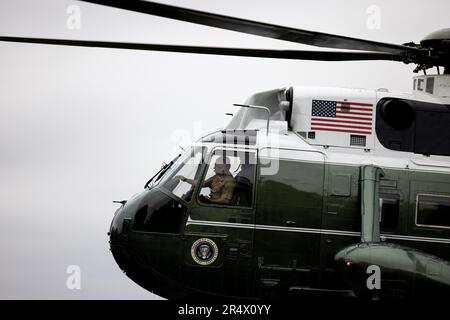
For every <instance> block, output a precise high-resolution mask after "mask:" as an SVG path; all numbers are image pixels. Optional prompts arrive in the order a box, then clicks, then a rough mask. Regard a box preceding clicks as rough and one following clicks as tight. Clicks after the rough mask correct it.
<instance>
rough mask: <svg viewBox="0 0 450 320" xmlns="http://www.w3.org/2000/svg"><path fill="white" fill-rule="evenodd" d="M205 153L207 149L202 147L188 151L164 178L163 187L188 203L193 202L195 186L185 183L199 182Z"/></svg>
mask: <svg viewBox="0 0 450 320" xmlns="http://www.w3.org/2000/svg"><path fill="white" fill-rule="evenodd" d="M204 153H205V149H204V148H202V147H194V148H192V149H190V150H188V151H187V152H186V153H185V154H184V155H182V156H181V158H180V159H178V161H177V162H176V163H175V164H174V167H173V169H172V171H171V172H170V173H169V174H168V175H167V176H166V177H164V180H163V182H162V187H163V188H164V189H166V190H168V191H170V192H172V193H173V194H174V195H176V196H177V197H179V198H181V199H183V200H185V201H187V202H189V201H191V199H192V194H193V192H194V188H195V184H190V183H185V182H189V181H197V180H198V179H199V178H200V177H199V176H200V174H201V168H202V165H203V163H204Z"/></svg>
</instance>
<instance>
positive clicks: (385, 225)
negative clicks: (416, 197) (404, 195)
mask: <svg viewBox="0 0 450 320" xmlns="http://www.w3.org/2000/svg"><path fill="white" fill-rule="evenodd" d="M380 212H381V216H380V229H381V231H385V230H386V231H394V230H397V228H398V223H399V215H400V196H399V195H396V194H380Z"/></svg>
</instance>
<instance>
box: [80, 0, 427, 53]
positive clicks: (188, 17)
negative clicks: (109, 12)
mask: <svg viewBox="0 0 450 320" xmlns="http://www.w3.org/2000/svg"><path fill="white" fill-rule="evenodd" d="M79 1H83V2H88V3H94V4H100V5H105V6H108V7H114V8H119V9H125V10H129V11H134V12H140V13H146V14H151V15H154V16H159V17H164V18H169V19H175V20H180V21H186V22H192V23H195V24H201V25H205V26H210V27H217V28H221V29H226V30H232V31H238V32H243V33H248V34H253V35H258V36H263V37H266V38H273V39H279V40H285V41H290V42H296V43H303V44H308V45H312V46H317V47H326V48H336V49H350V50H364V51H377V52H385V53H392V54H405V53H407V52H409V53H419V52H420V51H419V50H418V49H416V48H413V47H409V46H403V45H397V44H390V43H384V42H376V41H370V40H364V39H357V38H350V37H344V36H339V35H333V34H328V33H322V32H315V31H309V30H302V29H295V28H290V27H284V26H279V25H274V24H268V23H263V22H258V21H252V20H245V19H240V18H234V17H229V16H224V15H219V14H214V13H209V12H203V11H197V10H192V9H186V8H180V7H175V6H170V5H166V4H161V3H155V2H149V1H142V0H127V1H122V0H79Z"/></svg>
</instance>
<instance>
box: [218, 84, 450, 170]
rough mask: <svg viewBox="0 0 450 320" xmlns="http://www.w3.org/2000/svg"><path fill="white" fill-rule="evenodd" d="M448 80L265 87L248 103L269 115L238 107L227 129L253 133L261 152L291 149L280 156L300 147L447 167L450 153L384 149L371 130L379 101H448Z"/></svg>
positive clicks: (348, 157) (407, 165)
mask: <svg viewBox="0 0 450 320" xmlns="http://www.w3.org/2000/svg"><path fill="white" fill-rule="evenodd" d="M430 79H432V80H430ZM419 83H420V84H419ZM428 83H431V84H428ZM449 83H450V75H441V76H419V77H416V78H414V91H413V92H411V93H394V92H389V91H388V90H386V89H378V90H370V89H351V88H335V87H292V88H289V89H287V88H280V89H274V90H269V91H264V92H260V93H256V94H254V95H252V96H251V97H250V98H249V99H248V100H247V101H246V104H247V105H256V106H264V107H266V108H268V109H269V110H270V118H269V119H268V112H264V110H261V109H253V108H242V109H241V110H240V111H239V112H238V113H237V114H236V115H235V116H234V117H233V118H232V119H231V121H230V122H229V123H228V125H227V126H226V127H225V130H226V131H227V132H229V131H233V130H234V131H236V130H237V131H240V132H245V131H247V132H251V131H255V132H257V134H256V137H255V145H256V146H257V148H258V149H259V150H263V149H265V148H272V149H273V148H278V149H283V150H290V153H289V152H287V153H286V152H285V153H284V157H294V154H295V152H296V151H297V152H298V151H300V150H303V151H310V152H320V153H322V154H323V156H324V157H326V158H327V159H328V161H331V160H332V161H333V162H339V163H341V162H342V163H346V164H362V163H378V164H380V165H382V166H385V167H386V166H388V167H390V166H392V167H396V168H403V169H417V170H432V171H436V170H437V171H450V157H448V156H440V155H427V154H419V153H413V152H404V151H397V150H390V149H387V148H386V147H385V146H383V145H382V144H381V143H380V141H379V139H378V137H377V134H376V130H375V124H376V123H375V122H376V106H377V104H378V102H379V101H380V100H382V99H386V98H400V99H408V100H415V101H422V102H433V103H441V104H442V103H449V102H450V85H447V84H449ZM427 88H428V89H427ZM422 89H424V90H422ZM286 105H288V106H289V108H286ZM288 110H291V111H290V112H289V111H288ZM289 120H290V121H289ZM267 122H268V123H267ZM267 125H268V126H267ZM288 126H289V127H288ZM267 128H268V131H267ZM244 134H245V133H244ZM289 154H290V155H289Z"/></svg>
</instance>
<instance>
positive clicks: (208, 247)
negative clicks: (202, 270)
mask: <svg viewBox="0 0 450 320" xmlns="http://www.w3.org/2000/svg"><path fill="white" fill-rule="evenodd" d="M218 255H219V248H218V247H217V244H216V243H215V242H214V241H212V240H211V239H208V238H200V239H198V240H197V241H195V242H194V243H193V244H192V247H191V256H192V259H193V260H194V261H195V262H196V263H198V264H199V265H202V266H207V265H210V264H211V263H213V262H214V261H216V259H217V256H218Z"/></svg>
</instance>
